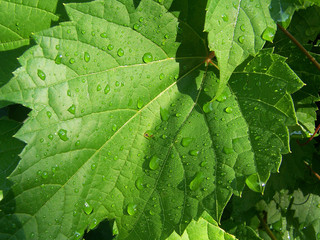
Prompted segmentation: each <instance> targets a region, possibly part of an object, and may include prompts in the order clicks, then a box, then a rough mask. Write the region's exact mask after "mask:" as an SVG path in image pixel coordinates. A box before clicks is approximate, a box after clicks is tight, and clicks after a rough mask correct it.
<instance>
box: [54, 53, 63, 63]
mask: <svg viewBox="0 0 320 240" xmlns="http://www.w3.org/2000/svg"><path fill="white" fill-rule="evenodd" d="M61 61H62V54H58V55H57V56H56V58H55V59H54V62H55V63H56V64H61Z"/></svg>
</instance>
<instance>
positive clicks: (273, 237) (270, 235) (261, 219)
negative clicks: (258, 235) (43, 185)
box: [258, 214, 277, 240]
mask: <svg viewBox="0 0 320 240" xmlns="http://www.w3.org/2000/svg"><path fill="white" fill-rule="evenodd" d="M258 218H259V220H260V223H261V225H262V227H263V228H264V230H265V231H266V233H267V234H268V235H269V237H270V238H271V239H272V240H277V238H276V236H274V235H273V233H272V231H271V230H270V228H269V226H268V224H267V223H266V221H265V220H264V219H263V218H262V217H261V215H260V214H258Z"/></svg>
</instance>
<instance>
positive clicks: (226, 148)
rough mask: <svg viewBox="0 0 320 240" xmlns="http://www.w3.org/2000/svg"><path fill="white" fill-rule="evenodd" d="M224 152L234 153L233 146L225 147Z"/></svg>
mask: <svg viewBox="0 0 320 240" xmlns="http://www.w3.org/2000/svg"><path fill="white" fill-rule="evenodd" d="M223 152H224V153H225V154H232V153H234V151H233V149H232V148H229V147H223Z"/></svg>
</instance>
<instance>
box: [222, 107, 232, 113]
mask: <svg viewBox="0 0 320 240" xmlns="http://www.w3.org/2000/svg"><path fill="white" fill-rule="evenodd" d="M224 111H225V112H226V113H232V111H233V109H232V107H226V108H225V109H224Z"/></svg>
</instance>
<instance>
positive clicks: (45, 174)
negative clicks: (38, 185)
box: [41, 171, 49, 179]
mask: <svg viewBox="0 0 320 240" xmlns="http://www.w3.org/2000/svg"><path fill="white" fill-rule="evenodd" d="M48 176H49V175H48V172H47V171H43V172H42V174H41V177H42V178H43V179H46V178H48Z"/></svg>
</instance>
